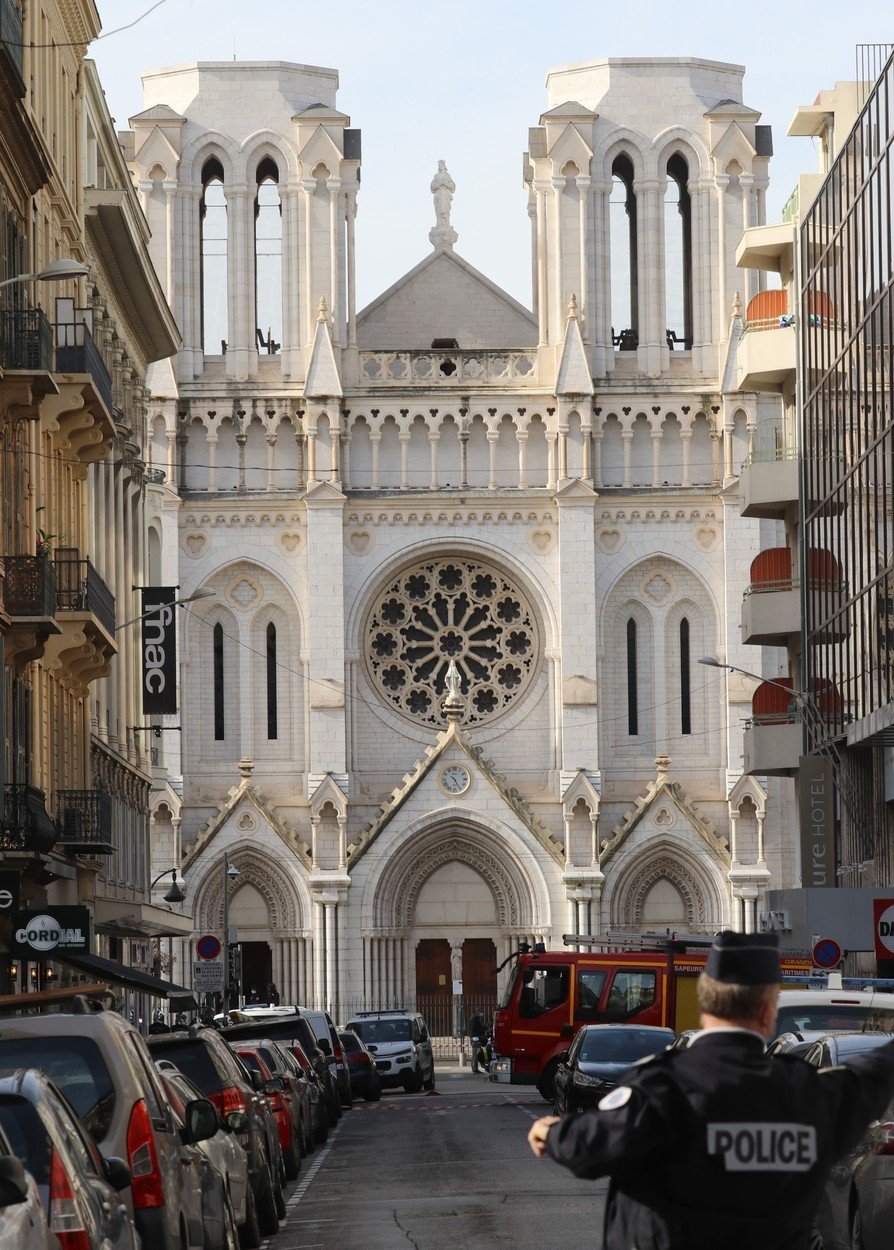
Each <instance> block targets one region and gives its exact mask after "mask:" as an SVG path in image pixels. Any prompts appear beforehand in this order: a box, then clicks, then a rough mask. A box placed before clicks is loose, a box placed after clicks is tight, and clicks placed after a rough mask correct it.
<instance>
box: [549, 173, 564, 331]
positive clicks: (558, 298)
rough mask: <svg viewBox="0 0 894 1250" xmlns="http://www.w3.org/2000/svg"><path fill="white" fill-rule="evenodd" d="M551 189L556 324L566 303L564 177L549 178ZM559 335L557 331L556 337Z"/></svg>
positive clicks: (559, 321)
mask: <svg viewBox="0 0 894 1250" xmlns="http://www.w3.org/2000/svg"><path fill="white" fill-rule="evenodd" d="M550 183H551V185H552V189H553V195H552V201H553V230H552V234H553V281H554V282H555V291H554V295H553V298H554V300H555V306H556V325H557V326H561V324H562V313H563V310H564V308H565V305H566V303H567V300H566V299H565V292H564V282H565V274H564V272H563V270H564V268H565V241H564V239H563V237H562V196H563V195H564V194H565V179H564V178H551V179H550ZM558 337H559V335H558V332H557V338H558Z"/></svg>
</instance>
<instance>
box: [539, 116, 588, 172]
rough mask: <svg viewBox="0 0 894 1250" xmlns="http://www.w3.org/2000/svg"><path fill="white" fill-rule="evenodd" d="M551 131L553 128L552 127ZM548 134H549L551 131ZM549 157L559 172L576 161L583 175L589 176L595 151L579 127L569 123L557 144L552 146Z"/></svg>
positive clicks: (557, 138)
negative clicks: (569, 163) (570, 162)
mask: <svg viewBox="0 0 894 1250" xmlns="http://www.w3.org/2000/svg"><path fill="white" fill-rule="evenodd" d="M551 129H552V127H550V130H551ZM547 134H549V130H548V131H547ZM549 155H550V157H551V158H552V161H553V165H554V167H555V168H556V169H558V170H561V169H563V168H564V166H565V165H566V163H567V162H568V161H574V163H575V164H576V165H577V167H578V170H579V171H580V173H581V174H589V172H590V161H591V160H592V159H593V149H592V148H591V147H590V145H589V143H587V141H586V139H585V138H584V137H583V135H582V134H581V132H580V131H579V130H578V128H577V126H575V125H574V123H573V122H569V123H568V125H567V126H565V128H564V129H563V130H562V132H561V133H560V134H558V135H557V136H556V139H555V142H554V143H552V144H550V149H549Z"/></svg>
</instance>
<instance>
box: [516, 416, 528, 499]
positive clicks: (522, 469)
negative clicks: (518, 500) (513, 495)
mask: <svg viewBox="0 0 894 1250" xmlns="http://www.w3.org/2000/svg"><path fill="white" fill-rule="evenodd" d="M515 441H516V443H517V444H518V488H519V490H526V489H527V486H528V476H527V466H526V463H525V460H526V456H525V453H526V452H527V449H528V431H527V430H522V429H516V431H515Z"/></svg>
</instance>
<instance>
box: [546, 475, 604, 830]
mask: <svg viewBox="0 0 894 1250" xmlns="http://www.w3.org/2000/svg"><path fill="white" fill-rule="evenodd" d="M596 502H597V496H596V493H595V492H594V491H592V490H591V489H590V488H589V487H588V486H585V485H584V484H583V483H582V482H569V483H568V484H567V485H566V486H565V487H564V488H561V489H560V490H559V491H558V493H557V495H556V506H557V509H558V515H559V542H558V559H559V596H560V611H559V621H560V645H559V655H560V657H561V658H560V661H559V666H558V668H557V676H558V679H559V686H560V704H559V707H560V726H561V734H560V740H559V741H560V751H561V756H560V760H559V768H560V770H561V771H560V775H561V777H562V779H563V782H565V783H566V784H567V783H569V782H570V781H571V778H572V777H573V775H574V774H575V773H576V772H577V770H578V769H581V768H582V769H585V770H586V771H587V772H589V773H592V772H595V771H596V770H597V769H598V768H599V754H598V747H597V740H598V735H597V733H596V725H595V723H594V722H595V720H596V715H597V709H596V692H597V679H598V673H597V667H596V666H597V658H596V652H595V648H594V647H593V644H592V638H591V637H590V636H589V635H588V633H587V631H586V630H582V629H581V628H580V623H581V621H594V620H596V615H597V614H596V525H595V508H596ZM569 835H570V829H569V830H566V839H567V843H566V845H567V846H570V836H569Z"/></svg>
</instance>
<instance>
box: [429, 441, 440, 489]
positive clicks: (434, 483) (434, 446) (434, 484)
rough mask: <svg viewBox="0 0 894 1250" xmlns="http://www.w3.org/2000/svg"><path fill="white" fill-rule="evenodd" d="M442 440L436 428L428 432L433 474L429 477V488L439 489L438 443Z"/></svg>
mask: <svg viewBox="0 0 894 1250" xmlns="http://www.w3.org/2000/svg"><path fill="white" fill-rule="evenodd" d="M440 441H441V436H440V434H438V433H437V431H436V430H429V432H428V450H429V455H430V457H431V476H430V479H429V484H428V488H429V490H437V489H438V443H439V442H440Z"/></svg>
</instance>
